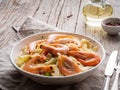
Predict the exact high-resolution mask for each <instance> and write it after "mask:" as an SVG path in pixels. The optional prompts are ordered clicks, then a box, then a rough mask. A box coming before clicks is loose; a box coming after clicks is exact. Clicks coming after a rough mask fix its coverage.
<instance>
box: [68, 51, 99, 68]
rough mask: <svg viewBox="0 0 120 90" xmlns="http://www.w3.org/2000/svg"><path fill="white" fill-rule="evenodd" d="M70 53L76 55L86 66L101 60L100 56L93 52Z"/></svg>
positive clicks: (93, 64)
mask: <svg viewBox="0 0 120 90" xmlns="http://www.w3.org/2000/svg"><path fill="white" fill-rule="evenodd" d="M68 55H71V56H73V57H75V58H76V59H77V60H78V61H79V62H81V64H83V65H85V66H95V65H97V64H98V63H99V62H100V60H101V59H100V56H99V55H97V54H95V53H92V52H83V51H70V52H68Z"/></svg>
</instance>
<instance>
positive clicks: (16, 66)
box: [10, 31, 106, 79]
mask: <svg viewBox="0 0 120 90" xmlns="http://www.w3.org/2000/svg"><path fill="white" fill-rule="evenodd" d="M57 33H58V34H59V33H60V34H70V35H80V36H83V37H86V38H89V39H91V40H92V41H95V42H96V43H97V44H99V46H100V47H101V49H102V51H103V57H102V58H101V62H100V63H99V64H98V65H96V66H94V67H92V68H90V69H88V70H86V71H84V72H80V73H76V74H72V75H68V76H44V75H38V74H33V73H30V72H27V71H25V70H23V69H21V68H19V66H18V65H17V64H16V63H15V60H13V58H12V54H13V51H14V49H15V47H16V46H17V45H18V44H20V43H21V42H22V41H24V40H26V39H28V38H30V37H33V36H36V35H41V34H43V35H44V34H57ZM105 55H106V54H105V49H104V47H103V46H102V44H101V43H100V42H98V41H97V40H95V39H94V38H91V37H89V36H87V35H83V34H76V33H70V32H58V31H56V32H43V33H36V34H32V35H30V36H27V37H25V38H23V39H21V40H20V41H18V42H17V43H16V44H15V45H14V46H13V47H12V50H11V53H10V62H11V63H12V65H13V66H14V67H15V68H16V69H17V70H18V71H19V70H20V71H21V72H24V73H25V74H26V73H27V74H29V75H32V76H37V77H42V78H51V79H52V78H57V79H59V78H69V77H75V76H78V75H81V74H84V73H86V72H90V71H92V70H94V69H95V68H97V67H99V66H100V65H101V64H102V63H103V61H104V59H105Z"/></svg>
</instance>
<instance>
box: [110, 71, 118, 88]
mask: <svg viewBox="0 0 120 90" xmlns="http://www.w3.org/2000/svg"><path fill="white" fill-rule="evenodd" d="M118 78H119V71H118V70H116V76H115V80H114V82H113V85H112V88H111V90H118Z"/></svg>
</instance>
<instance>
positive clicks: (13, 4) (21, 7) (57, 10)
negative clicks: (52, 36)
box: [0, 0, 120, 60]
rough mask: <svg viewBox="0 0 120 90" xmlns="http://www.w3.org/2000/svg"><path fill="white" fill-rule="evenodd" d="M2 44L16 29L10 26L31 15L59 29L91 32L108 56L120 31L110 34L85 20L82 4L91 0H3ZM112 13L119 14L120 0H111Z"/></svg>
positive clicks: (118, 43) (0, 10) (0, 4)
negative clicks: (113, 34)
mask: <svg viewBox="0 0 120 90" xmlns="http://www.w3.org/2000/svg"><path fill="white" fill-rule="evenodd" d="M0 1H2V2H0V48H3V47H5V46H6V45H8V44H9V43H10V42H12V40H13V39H14V38H16V34H15V32H14V31H13V30H12V28H11V26H20V25H22V23H23V22H24V21H25V19H26V18H27V17H28V16H32V17H35V18H37V19H38V20H40V21H43V22H46V23H48V24H50V25H53V26H55V27H57V28H59V29H62V30H65V31H68V32H73V33H78V34H83V35H88V36H90V37H92V38H95V39H97V40H98V41H99V42H101V43H102V45H103V46H104V48H105V50H106V56H107V57H106V60H107V58H108V56H109V55H110V53H111V52H112V51H113V50H115V49H118V47H119V46H120V34H119V35H117V36H109V35H108V34H107V33H106V32H104V31H103V30H102V28H101V27H99V28H98V27H90V26H87V25H85V24H84V16H83V14H82V7H83V6H84V5H85V4H86V3H87V2H88V1H90V0H0ZM109 2H110V3H111V5H112V6H113V10H114V12H113V16H116V17H120V0H109Z"/></svg>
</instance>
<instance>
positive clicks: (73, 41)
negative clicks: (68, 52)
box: [55, 38, 82, 47]
mask: <svg viewBox="0 0 120 90" xmlns="http://www.w3.org/2000/svg"><path fill="white" fill-rule="evenodd" d="M55 43H58V44H68V43H73V44H75V45H76V46H77V47H81V46H82V44H81V43H80V41H79V40H77V39H75V38H62V39H59V40H56V42H55Z"/></svg>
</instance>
